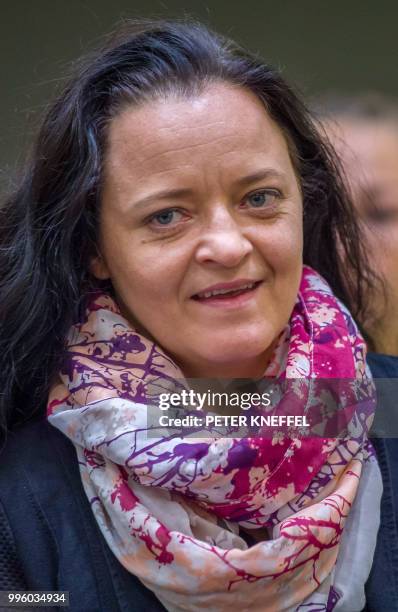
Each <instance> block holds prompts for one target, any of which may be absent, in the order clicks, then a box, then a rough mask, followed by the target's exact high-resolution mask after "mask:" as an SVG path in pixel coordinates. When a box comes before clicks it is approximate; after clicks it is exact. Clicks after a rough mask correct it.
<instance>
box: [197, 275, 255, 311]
mask: <svg viewBox="0 0 398 612" xmlns="http://www.w3.org/2000/svg"><path fill="white" fill-rule="evenodd" d="M261 283H262V281H253V280H252V281H250V280H243V281H234V282H232V283H224V284H219V285H213V286H212V287H208V288H207V289H205V290H204V291H200V292H198V293H195V295H193V296H192V299H193V300H195V301H196V302H200V303H202V304H208V305H214V306H218V305H224V306H227V305H238V304H240V303H243V302H245V301H246V300H247V299H250V298H251V297H252V295H253V294H254V293H255V292H256V290H257V288H258V287H259V286H260V285H261Z"/></svg>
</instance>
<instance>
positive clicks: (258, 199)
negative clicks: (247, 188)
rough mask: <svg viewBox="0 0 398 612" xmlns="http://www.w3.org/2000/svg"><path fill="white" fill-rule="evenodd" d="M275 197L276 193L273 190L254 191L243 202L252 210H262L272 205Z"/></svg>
mask: <svg viewBox="0 0 398 612" xmlns="http://www.w3.org/2000/svg"><path fill="white" fill-rule="evenodd" d="M277 197H278V192H277V191H275V190H267V191H256V192H254V193H251V194H249V195H248V196H246V198H245V200H246V202H248V203H249V205H250V206H251V207H252V208H263V207H264V206H269V205H270V204H272V202H273V200H274V199H275V198H277Z"/></svg>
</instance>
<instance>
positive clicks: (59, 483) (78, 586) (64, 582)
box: [0, 419, 163, 612]
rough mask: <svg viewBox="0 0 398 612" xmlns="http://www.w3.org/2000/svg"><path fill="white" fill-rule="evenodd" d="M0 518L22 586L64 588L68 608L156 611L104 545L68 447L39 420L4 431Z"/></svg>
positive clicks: (147, 594) (0, 461)
mask: <svg viewBox="0 0 398 612" xmlns="http://www.w3.org/2000/svg"><path fill="white" fill-rule="evenodd" d="M0 518H2V519H3V522H4V523H5V524H6V526H7V531H8V533H9V534H11V538H9V541H8V551H7V552H9V550H10V549H11V552H12V554H13V555H14V556H17V557H18V560H19V564H20V566H21V567H22V573H23V576H24V580H25V583H26V587H27V588H28V589H29V590H42V591H48V590H61V591H69V592H70V609H71V610H72V611H73V612H77V611H80V610H81V611H83V610H84V611H86V610H107V612H108V611H109V612H116V611H119V610H122V609H123V610H124V611H125V612H132V611H133V610H135V609H137V608H136V607H135V605H134V603H133V602H135V603H137V602H138V604H139V606H138V609H146V610H147V611H148V612H155V611H157V612H159V610H162V609H163V607H162V606H161V605H160V603H159V602H158V600H157V599H156V598H155V596H154V595H153V593H152V592H150V591H148V590H147V589H146V588H145V587H144V586H143V585H142V584H141V582H140V581H139V580H138V579H137V578H136V577H135V576H133V575H131V574H129V573H128V572H127V571H126V570H125V569H124V567H123V566H122V565H121V564H120V563H119V562H118V561H117V559H116V558H115V557H114V555H113V553H112V552H111V550H110V549H109V547H108V545H107V543H106V542H105V540H104V538H103V536H102V534H101V532H100V530H99V528H98V526H97V524H96V521H95V519H94V515H93V513H92V511H91V507H90V504H89V501H88V499H87V497H86V494H85V492H84V489H83V486H82V482H81V477H80V471H79V466H78V461H77V456H76V451H75V448H74V446H73V444H72V443H71V442H70V441H69V440H68V439H67V438H66V437H65V436H64V435H63V434H62V433H61V432H60V431H58V430H57V429H55V428H54V427H53V426H52V425H50V424H49V423H48V422H47V421H46V420H45V419H40V420H36V421H32V422H30V423H28V424H26V425H24V426H23V427H19V428H18V429H15V430H14V431H11V432H9V434H8V438H7V442H6V444H5V446H4V447H3V448H2V450H1V451H0ZM2 571H3V574H4V573H5V570H4V569H2V568H1V567H0V583H1V578H2V575H1V573H2ZM14 573H15V572H14ZM3 583H4V584H6V579H5V578H4V577H3ZM122 601H124V602H126V601H129V602H131V604H128V605H127V606H126V605H124V604H123V605H122ZM140 606H141V607H140Z"/></svg>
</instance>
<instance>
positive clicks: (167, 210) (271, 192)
mask: <svg viewBox="0 0 398 612" xmlns="http://www.w3.org/2000/svg"><path fill="white" fill-rule="evenodd" d="M261 195H268V196H270V197H273V198H276V199H280V198H282V194H281V192H280V191H279V190H278V189H259V190H256V191H253V192H251V193H248V194H247V195H246V196H245V197H244V198H243V200H242V202H245V201H246V200H247V199H248V198H250V197H253V196H261ZM269 208H272V204H270V205H266V204H265V205H264V206H263V207H256V206H253V210H258V211H259V212H261V211H264V210H267V209H269ZM174 212H179V213H181V214H183V211H182V210H180V209H179V208H176V207H170V208H164V209H163V210H160V211H158V212H156V213H154V214H153V215H150V217H148V219H146V221H145V223H146V225H150V224H151V223H153V222H154V221H156V219H157V218H159V217H160V216H162V215H165V214H167V213H174ZM153 227H154V229H155V230H160V231H165V230H167V229H171V228H173V227H174V225H172V224H164V225H163V226H162V224H159V225H155V226H153Z"/></svg>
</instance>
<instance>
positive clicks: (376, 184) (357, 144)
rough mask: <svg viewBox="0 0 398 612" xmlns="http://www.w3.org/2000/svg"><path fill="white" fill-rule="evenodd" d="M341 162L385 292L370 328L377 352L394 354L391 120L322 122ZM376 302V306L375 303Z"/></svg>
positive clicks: (395, 147) (397, 243)
mask: <svg viewBox="0 0 398 612" xmlns="http://www.w3.org/2000/svg"><path fill="white" fill-rule="evenodd" d="M326 128H327V131H328V134H329V136H330V137H331V140H332V142H333V144H334V146H335V148H336V150H337V152H338V154H339V156H340V158H341V160H342V162H343V167H344V170H345V173H346V175H347V178H348V181H349V184H350V187H351V191H352V195H353V200H354V204H355V206H356V208H357V210H358V212H359V216H360V218H361V219H362V220H363V221H364V229H365V237H366V241H367V252H368V255H369V257H370V261H371V263H372V264H373V267H374V269H375V270H376V272H378V274H380V275H381V276H382V277H383V278H384V280H385V282H386V289H387V298H388V299H387V308H386V310H385V309H384V297H383V295H382V294H380V298H379V300H377V299H376V300H375V304H374V306H375V308H376V310H378V314H379V313H383V318H382V320H381V321H379V322H378V323H377V329H372V330H371V331H372V334H373V336H374V339H375V341H376V347H377V350H378V351H383V352H386V353H390V354H396V355H398V331H397V329H398V328H397V323H396V321H397V316H398V130H397V125H396V124H394V123H393V122H392V121H390V122H389V121H388V120H386V121H385V122H374V121H373V122H372V121H367V120H360V119H357V120H355V119H352V120H350V119H348V118H347V119H344V118H342V119H341V120H339V119H338V118H337V123H336V122H333V123H329V124H326ZM378 302H379V303H378Z"/></svg>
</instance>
